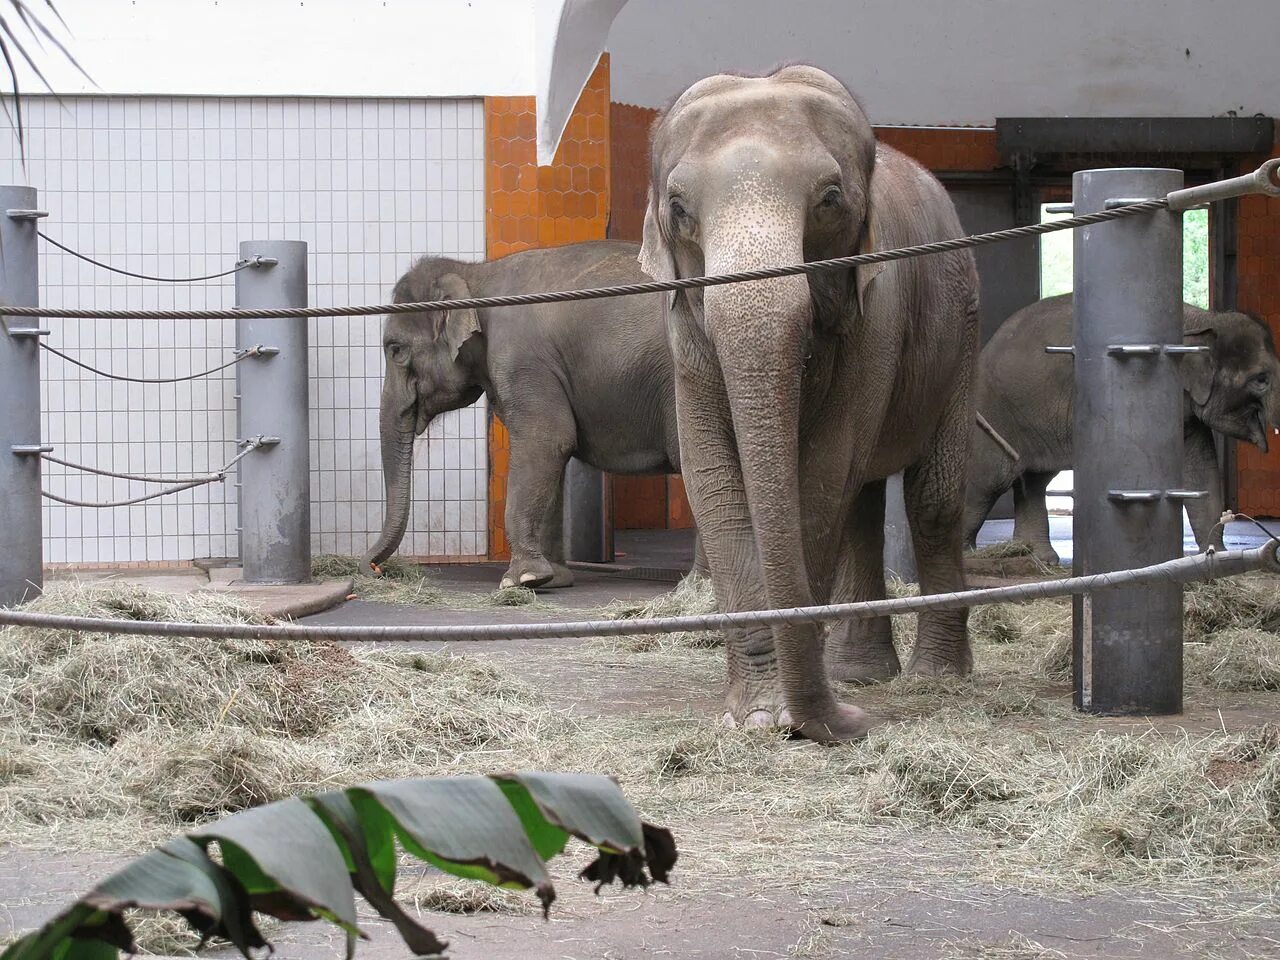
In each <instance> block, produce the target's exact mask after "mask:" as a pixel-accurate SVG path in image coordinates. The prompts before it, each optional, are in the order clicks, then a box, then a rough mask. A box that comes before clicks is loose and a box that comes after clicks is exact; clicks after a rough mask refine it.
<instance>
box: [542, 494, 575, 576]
mask: <svg viewBox="0 0 1280 960" xmlns="http://www.w3.org/2000/svg"><path fill="white" fill-rule="evenodd" d="M555 490H556V495H555V498H554V499H553V500H552V502H551V503H550V504H549V505H548V507H547V515H546V516H545V517H544V518H543V520H542V555H543V556H544V557H546V558H547V561H548V562H549V563H550V564H551V569H552V570H553V571H554V573H553V575H552V577H551V579H550V580H548V581H547V582H546V583H545V584H543V586H544V587H546V588H547V589H557V588H560V587H572V586H573V571H572V570H570V569H569V567H568V566H567V565H566V563H565V542H564V472H563V470H562V471H561V474H560V482H559V483H558V484H556V487H555Z"/></svg>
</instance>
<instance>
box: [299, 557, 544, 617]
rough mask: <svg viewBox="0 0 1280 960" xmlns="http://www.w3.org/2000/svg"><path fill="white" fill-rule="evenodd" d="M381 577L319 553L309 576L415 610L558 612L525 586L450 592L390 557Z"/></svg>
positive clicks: (355, 563)
mask: <svg viewBox="0 0 1280 960" xmlns="http://www.w3.org/2000/svg"><path fill="white" fill-rule="evenodd" d="M379 567H380V569H381V570H382V575H381V576H377V577H371V576H369V574H368V573H366V572H365V571H364V568H363V566H362V562H361V560H360V559H359V558H358V557H346V556H340V555H338V554H332V553H326V554H320V555H319V556H317V557H315V558H313V559H312V561H311V575H312V576H313V577H316V578H317V579H331V578H336V577H350V578H351V580H352V590H353V592H354V593H355V595H356V596H357V597H359V598H360V599H361V600H372V601H375V602H377V603H398V604H405V605H408V606H416V607H445V606H447V607H453V608H455V609H460V610H487V609H491V608H494V607H529V608H531V609H538V610H556V609H559V608H558V607H556V606H555V605H554V604H550V603H546V602H544V601H542V600H540V599H539V598H538V595H537V593H535V592H534V591H533V590H530V589H529V588H528V587H502V588H500V589H497V590H494V591H492V592H489V593H479V594H477V593H463V592H458V591H454V592H450V591H447V590H445V588H444V587H442V586H441V585H440V584H438V583H436V582H435V581H434V580H432V579H431V576H430V575H429V574H428V573H427V571H426V570H425V569H424V568H423V567H422V566H421V565H420V564H416V563H411V562H409V561H408V560H405V559H403V558H402V557H390V558H388V559H387V561H386V562H385V563H383V564H380V565H379Z"/></svg>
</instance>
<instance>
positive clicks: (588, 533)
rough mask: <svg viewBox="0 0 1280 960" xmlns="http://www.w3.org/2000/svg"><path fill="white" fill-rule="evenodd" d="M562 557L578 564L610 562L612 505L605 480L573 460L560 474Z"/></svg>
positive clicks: (611, 552)
mask: <svg viewBox="0 0 1280 960" xmlns="http://www.w3.org/2000/svg"><path fill="white" fill-rule="evenodd" d="M564 543H565V558H566V559H568V560H576V561H578V562H580V563H612V562H613V503H612V499H611V498H610V496H609V477H608V475H607V474H605V473H604V472H603V471H601V470H597V469H596V468H595V467H590V466H587V464H585V463H583V462H582V461H581V460H579V459H578V458H577V457H572V458H570V460H569V465H568V466H567V467H565V471H564Z"/></svg>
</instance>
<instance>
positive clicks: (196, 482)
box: [40, 437, 264, 510]
mask: <svg viewBox="0 0 1280 960" xmlns="http://www.w3.org/2000/svg"><path fill="white" fill-rule="evenodd" d="M263 445H264V441H263V439H262V437H257V438H255V439H253V440H249V441H246V442H245V444H244V446H245V449H243V450H241V451H240V452H239V453H237V454H236V455H235V456H234V457H232V458H231V459H230V460H228V461H227V463H226V465H225V466H224V467H223V468H222V469H221V470H219V471H218V472H217V473H211V474H209V475H208V476H203V477H192V478H191V479H189V480H182V479H180V478H177V477H143V476H138V475H136V474H130V473H113V472H112V471H110V470H102V469H100V468H98V467H88V466H85V465H84V464H80V463H71V462H70V461H67V460H60V459H58V458H57V457H55V456H51V455H50V454H47V453H42V454H40V459H41V460H47V461H49V462H50V463H56V464H58V465H59V466H62V467H69V468H71V469H72V470H82V471H84V472H85V473H92V474H96V475H97V476H99V477H111V478H113V479H115V480H130V481H133V482H136V483H171V484H174V486H171V487H168V488H167V489H164V490H160V491H158V492H157V493H148V494H145V495H143V496H140V497H133V498H131V499H129V500H111V501H104V502H93V501H87V500H72V499H70V498H68V497H63V496H59V495H58V494H56V493H50V492H49V491H48V490H41V491H40V495H41V496H42V497H44V498H45V499H46V500H52V501H53V502H54V503H62V504H66V505H67V506H68V507H91V508H94V509H98V510H103V509H107V508H109V507H131V506H134V505H135V504H139V503H146V502H147V501H148V500H158V499H160V498H161V497H168V496H171V495H172V494H175V493H182V491H184V490H192V489H194V488H196V487H203V486H206V485H207V484H210V483H221V482H222V481H224V480H225V479H227V474H228V473H230V472H231V468H232V467H234V466H235V465H236V464H237V463H239V462H240V461H241V460H243V459H244V458H245V457H247V456H248V455H249V454H250V453H252V452H253V451H254V450H257V449H258V448H259V447H261V446H263Z"/></svg>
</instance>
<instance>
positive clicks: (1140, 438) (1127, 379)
mask: <svg viewBox="0 0 1280 960" xmlns="http://www.w3.org/2000/svg"><path fill="white" fill-rule="evenodd" d="M1181 186H1182V172H1181V171H1179V170H1162V169H1112V170H1085V171H1081V172H1079V173H1076V174H1075V176H1074V178H1073V184H1072V187H1073V192H1074V206H1075V212H1076V214H1077V215H1080V214H1087V213H1094V212H1096V211H1099V210H1103V209H1105V208H1106V207H1107V206H1108V201H1112V203H1111V205H1112V206H1114V205H1115V203H1114V201H1116V200H1121V199H1138V198H1142V199H1146V198H1152V197H1163V196H1165V195H1166V194H1168V193H1170V192H1172V191H1174V190H1177V189H1179V188H1181ZM1074 304H1075V441H1074V443H1075V532H1074V539H1075V550H1074V553H1075V557H1074V573H1075V575H1076V576H1083V575H1087V574H1093V573H1102V572H1107V571H1111V570H1123V569H1126V568H1129V567H1141V566H1146V565H1148V564H1153V563H1159V562H1161V561H1165V560H1172V559H1174V558H1176V557H1180V556H1181V555H1182V499H1184V498H1185V495H1186V493H1187V492H1186V491H1182V490H1180V489H1179V488H1180V487H1181V481H1182V403H1183V401H1182V386H1181V384H1180V382H1179V380H1178V374H1177V366H1176V364H1177V362H1178V360H1177V357H1176V355H1175V354H1177V353H1178V352H1179V350H1181V349H1182V217H1181V215H1180V214H1178V213H1171V212H1166V211H1163V210H1162V211H1157V212H1155V213H1152V214H1149V215H1145V216H1138V217H1132V218H1129V219H1127V220H1120V221H1115V222H1112V223H1103V224H1098V225H1095V226H1091V227H1085V228H1084V229H1082V230H1077V231H1076V234H1075V296H1074ZM1170 347H1173V348H1175V349H1173V350H1170V349H1169V348H1170ZM1072 624H1073V626H1072V634H1073V644H1074V675H1075V678H1074V679H1075V704H1076V707H1077V708H1078V709H1082V710H1086V711H1089V712H1092V713H1105V714H1170V713H1179V712H1181V710H1182V590H1181V587H1179V586H1178V585H1177V584H1172V583H1169V584H1166V583H1157V584H1150V585H1145V586H1140V587H1130V588H1123V589H1117V590H1110V591H1105V592H1102V593H1098V594H1096V595H1086V596H1083V597H1076V598H1075V600H1074V608H1073V618H1072Z"/></svg>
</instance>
